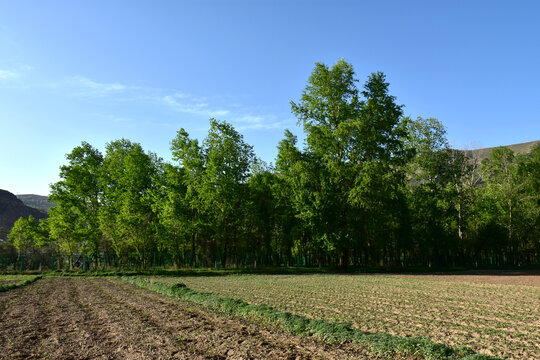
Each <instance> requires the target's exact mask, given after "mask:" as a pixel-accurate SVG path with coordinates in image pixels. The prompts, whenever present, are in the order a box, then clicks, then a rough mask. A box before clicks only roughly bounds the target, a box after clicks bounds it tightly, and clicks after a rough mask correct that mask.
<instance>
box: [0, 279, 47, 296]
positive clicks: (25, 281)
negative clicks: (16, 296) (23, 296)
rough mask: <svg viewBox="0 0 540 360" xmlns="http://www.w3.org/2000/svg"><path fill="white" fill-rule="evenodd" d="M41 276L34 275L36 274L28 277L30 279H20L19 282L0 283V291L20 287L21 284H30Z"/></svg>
mask: <svg viewBox="0 0 540 360" xmlns="http://www.w3.org/2000/svg"><path fill="white" fill-rule="evenodd" d="M42 277H43V276H42V275H36V276H34V277H32V278H30V279H26V280H24V281H22V282H20V283H16V284H4V285H0V293H1V292H4V291H8V290H13V289H16V288H18V287H21V286H25V285H28V284H31V283H33V282H34V281H37V280H39V279H41V278H42Z"/></svg>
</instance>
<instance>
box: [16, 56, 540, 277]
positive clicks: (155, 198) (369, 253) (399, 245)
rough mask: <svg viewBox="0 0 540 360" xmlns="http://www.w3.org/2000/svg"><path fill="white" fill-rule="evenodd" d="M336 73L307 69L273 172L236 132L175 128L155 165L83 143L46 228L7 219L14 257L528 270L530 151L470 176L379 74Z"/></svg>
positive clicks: (539, 185) (533, 191) (497, 152)
mask: <svg viewBox="0 0 540 360" xmlns="http://www.w3.org/2000/svg"><path fill="white" fill-rule="evenodd" d="M355 76H356V75H355V72H354V69H353V66H352V65H351V64H349V63H347V62H345V61H344V60H340V61H338V62H337V63H336V64H335V65H333V66H331V67H329V66H327V65H325V64H322V63H317V64H316V65H315V68H314V70H313V72H312V74H311V76H310V78H309V80H308V82H307V86H306V87H305V89H304V91H303V93H302V95H301V97H300V100H299V101H297V102H291V109H292V112H293V113H294V114H295V115H296V117H297V118H298V122H299V124H301V125H302V126H303V130H304V133H305V138H306V140H305V143H304V144H303V146H302V147H301V146H300V145H299V144H298V140H297V138H296V136H294V135H293V134H292V133H291V132H290V131H289V130H285V134H284V138H283V139H282V140H281V141H280V142H279V145H278V154H277V158H276V161H275V165H267V164H265V163H264V162H262V161H261V160H259V159H258V158H257V157H256V156H255V154H254V152H253V148H252V146H250V145H249V144H247V143H246V142H245V141H244V138H243V136H242V135H241V134H240V133H239V132H238V131H236V130H235V129H234V127H233V126H232V125H231V124H229V123H227V122H225V121H218V120H215V119H211V120H210V129H209V131H208V135H207V136H206V138H205V139H204V140H203V141H202V142H199V141H198V140H197V139H194V138H191V137H190V135H189V134H188V133H187V132H186V131H185V130H184V129H181V130H179V131H178V132H177V134H176V137H175V138H174V139H173V140H172V141H171V147H170V149H171V152H172V159H173V161H172V162H170V163H169V162H164V161H163V160H162V159H161V158H160V157H158V156H157V155H156V154H154V153H152V152H149V151H145V150H144V149H143V148H142V147H141V145H140V144H138V143H133V142H131V141H129V140H126V139H121V140H116V141H112V142H110V143H108V144H107V145H106V151H105V153H104V154H102V153H101V152H100V151H98V150H97V149H96V148H94V147H93V146H92V145H90V144H88V143H86V142H83V143H82V144H81V145H80V146H77V147H76V148H74V149H73V150H72V151H71V153H69V154H67V156H66V158H67V164H66V165H63V166H62V167H61V168H60V179H61V180H60V181H58V182H57V183H55V184H53V185H51V194H50V196H49V199H50V201H53V202H55V203H56V204H57V206H56V207H53V208H51V209H50V216H49V218H48V219H46V220H44V221H41V222H40V223H38V222H36V221H35V220H34V219H32V218H30V219H24V218H22V219H19V220H18V221H17V222H16V224H15V226H14V227H13V229H12V231H11V233H10V234H9V236H8V237H9V239H10V241H11V242H12V244H13V245H14V246H15V247H16V249H17V250H18V252H19V253H20V254H24V253H26V252H29V251H49V252H56V253H62V254H67V255H69V258H70V259H71V258H72V256H73V255H81V254H82V255H85V256H86V257H88V258H91V259H95V264H98V263H99V261H100V260H99V259H100V258H102V256H103V254H109V253H113V254H116V255H117V256H120V255H121V254H127V253H129V254H131V259H132V260H130V261H133V259H135V260H134V261H135V262H136V263H137V265H138V266H141V267H147V266H150V264H151V262H152V258H151V255H150V254H155V252H159V253H160V254H166V255H167V256H168V257H169V258H170V259H171V262H172V263H173V264H175V265H176V266H195V265H198V264H199V265H200V264H218V263H219V264H220V266H245V265H250V266H251V265H254V264H256V261H257V260H258V261H259V263H261V264H272V263H274V264H285V263H288V262H289V261H290V259H293V258H295V257H298V256H301V257H302V258H303V259H306V258H307V259H309V265H313V266H329V265H330V266H343V267H345V266H350V265H354V266H359V265H367V266H381V265H382V266H398V267H399V266H415V265H420V266H432V265H434V266H458V265H465V266H471V265H478V264H479V263H480V264H481V265H493V266H502V265H513V266H517V265H522V264H523V265H530V264H537V263H538V259H539V258H538V253H539V250H540V233H539V231H540V149H539V148H534V149H533V150H532V151H531V152H530V153H528V154H519V155H518V154H515V153H514V152H513V151H512V150H510V149H508V148H504V147H501V148H497V149H494V150H493V152H492V155H491V158H488V159H484V160H483V161H482V162H480V161H479V159H478V158H476V157H475V153H474V152H471V151H469V152H467V151H460V150H455V149H452V148H451V147H450V146H449V144H448V141H447V139H446V132H445V129H444V126H443V125H442V124H441V123H440V122H439V121H438V120H436V119H433V118H417V119H411V118H409V117H406V116H404V113H403V106H402V105H398V104H397V103H396V98H395V97H394V96H392V95H390V94H389V83H388V82H387V81H386V78H385V75H384V74H383V73H380V72H377V73H373V74H371V75H370V76H369V77H368V79H367V81H366V82H365V84H364V85H363V88H361V89H359V88H358V86H357V83H358V80H357V79H356V78H355Z"/></svg>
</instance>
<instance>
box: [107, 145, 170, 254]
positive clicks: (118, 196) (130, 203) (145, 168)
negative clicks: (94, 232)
mask: <svg viewBox="0 0 540 360" xmlns="http://www.w3.org/2000/svg"><path fill="white" fill-rule="evenodd" d="M106 148H107V153H106V155H105V157H104V159H103V168H104V171H103V176H102V182H103V188H104V190H103V197H102V205H103V206H102V208H101V211H100V228H101V230H102V231H103V233H104V234H105V235H106V236H107V238H108V239H110V241H111V242H112V246H113V248H114V250H115V251H116V252H117V254H121V253H124V252H130V251H134V252H135V253H136V254H137V257H138V259H139V260H140V261H142V262H143V263H144V262H145V261H149V254H150V252H151V251H153V250H155V249H156V241H155V240H156V236H155V235H156V223H157V217H156V213H155V212H154V210H153V209H152V190H153V189H154V188H155V187H156V186H157V184H158V183H159V181H158V179H159V178H160V177H162V176H163V174H162V162H161V159H160V158H158V157H157V156H156V155H155V154H153V153H150V152H149V153H145V152H144V150H143V148H142V147H141V145H140V144H138V143H132V142H131V141H129V140H126V139H121V140H116V141H113V142H110V143H108V144H107V147H106Z"/></svg>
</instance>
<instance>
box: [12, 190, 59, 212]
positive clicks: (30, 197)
mask: <svg viewBox="0 0 540 360" xmlns="http://www.w3.org/2000/svg"><path fill="white" fill-rule="evenodd" d="M17 197H18V198H19V200H21V201H22V202H23V203H24V205H26V206H30V207H33V208H35V209H38V210H40V211H42V212H44V213H49V209H50V208H52V207H53V206H56V204H55V203H52V202H50V201H48V200H47V197H46V196H42V195H34V194H24V195H17Z"/></svg>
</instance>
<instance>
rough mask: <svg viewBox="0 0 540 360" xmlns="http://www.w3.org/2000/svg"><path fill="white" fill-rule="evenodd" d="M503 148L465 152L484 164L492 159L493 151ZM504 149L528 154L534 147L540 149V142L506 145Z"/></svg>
mask: <svg viewBox="0 0 540 360" xmlns="http://www.w3.org/2000/svg"><path fill="white" fill-rule="evenodd" d="M498 147H501V146H496V147H489V148H482V149H474V150H465V153H466V154H467V156H469V157H473V156H474V157H475V158H477V159H478V160H479V162H482V160H484V159H486V158H491V152H492V151H493V149H496V148H498ZM502 147H507V148H509V149H510V150H513V151H514V153H515V154H526V153H528V152H530V151H531V150H532V149H533V148H534V147H540V140H536V141H529V142H525V143H520V144H512V145H504V146H502Z"/></svg>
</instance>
